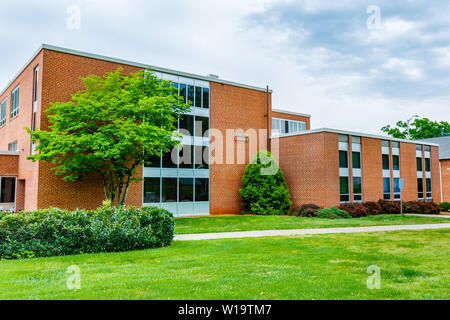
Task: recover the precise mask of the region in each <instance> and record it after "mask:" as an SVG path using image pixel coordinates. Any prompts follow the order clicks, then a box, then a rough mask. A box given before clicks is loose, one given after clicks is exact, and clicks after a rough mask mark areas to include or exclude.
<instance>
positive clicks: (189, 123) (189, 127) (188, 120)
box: [179, 114, 194, 136]
mask: <svg viewBox="0 0 450 320" xmlns="http://www.w3.org/2000/svg"><path fill="white" fill-rule="evenodd" d="M179 131H180V132H181V133H182V134H184V135H186V136H193V135H194V116H191V115H189V114H185V115H183V116H182V117H181V118H180V130H179Z"/></svg>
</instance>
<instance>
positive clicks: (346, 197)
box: [339, 177, 350, 202]
mask: <svg viewBox="0 0 450 320" xmlns="http://www.w3.org/2000/svg"><path fill="white" fill-rule="evenodd" d="M339 184H340V193H341V202H349V201H350V191H349V190H350V188H349V186H348V177H340V178H339Z"/></svg>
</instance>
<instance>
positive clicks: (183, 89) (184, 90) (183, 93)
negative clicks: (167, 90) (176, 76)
mask: <svg viewBox="0 0 450 320" xmlns="http://www.w3.org/2000/svg"><path fill="white" fill-rule="evenodd" d="M180 96H182V97H183V98H184V102H186V98H187V88H186V85H185V84H184V83H180Z"/></svg>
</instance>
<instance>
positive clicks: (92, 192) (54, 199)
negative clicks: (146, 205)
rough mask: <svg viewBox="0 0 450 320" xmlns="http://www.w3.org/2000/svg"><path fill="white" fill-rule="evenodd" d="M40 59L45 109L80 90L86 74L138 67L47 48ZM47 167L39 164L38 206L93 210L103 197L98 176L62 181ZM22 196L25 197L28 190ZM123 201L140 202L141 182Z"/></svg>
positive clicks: (43, 126)
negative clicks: (42, 66)
mask: <svg viewBox="0 0 450 320" xmlns="http://www.w3.org/2000/svg"><path fill="white" fill-rule="evenodd" d="M43 60H44V69H43V70H44V77H43V84H42V85H43V88H42V96H43V99H42V110H45V109H47V108H48V107H49V106H50V103H51V102H59V101H68V100H70V98H71V94H73V93H75V92H77V91H79V90H82V89H83V88H84V86H83V83H82V81H81V80H80V79H79V78H80V77H86V76H88V75H90V74H96V75H99V76H102V75H104V74H105V73H106V72H109V71H113V70H115V69H117V68H118V67H119V66H120V67H122V68H123V69H124V72H125V73H129V72H135V71H138V70H139V69H138V68H136V67H132V66H126V65H120V64H117V63H112V62H107V61H102V60H96V59H92V58H86V57H80V56H75V55H70V54H66V53H61V52H55V51H50V50H44V58H43ZM40 128H41V129H46V128H48V121H47V119H46V118H44V117H43V118H42V119H40ZM51 168H52V165H51V164H48V163H43V162H41V163H40V170H39V195H38V202H37V206H38V207H39V208H45V207H48V206H54V207H59V208H65V209H75V208H87V209H93V208H95V207H98V206H99V205H100V204H101V203H102V201H103V200H104V198H105V197H104V194H103V187H102V184H101V180H100V179H99V177H96V176H90V177H87V178H86V179H85V180H84V181H83V182H64V181H63V180H62V178H61V177H60V176H55V175H54V173H53V171H52V170H51ZM137 176H139V177H142V168H139V170H138V173H137ZM26 196H27V197H28V196H29V193H27V195H26ZM127 204H128V205H135V206H141V205H142V182H139V183H136V182H134V183H133V184H132V186H131V188H130V191H129V195H128V199H127Z"/></svg>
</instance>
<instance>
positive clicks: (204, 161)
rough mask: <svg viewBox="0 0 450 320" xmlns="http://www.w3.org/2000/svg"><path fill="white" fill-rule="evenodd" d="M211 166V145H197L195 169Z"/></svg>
mask: <svg viewBox="0 0 450 320" xmlns="http://www.w3.org/2000/svg"><path fill="white" fill-rule="evenodd" d="M208 168H209V147H207V146H195V169H208Z"/></svg>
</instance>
